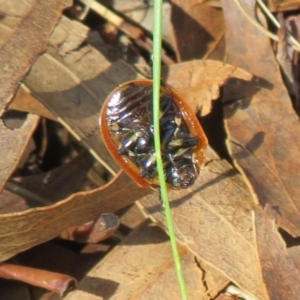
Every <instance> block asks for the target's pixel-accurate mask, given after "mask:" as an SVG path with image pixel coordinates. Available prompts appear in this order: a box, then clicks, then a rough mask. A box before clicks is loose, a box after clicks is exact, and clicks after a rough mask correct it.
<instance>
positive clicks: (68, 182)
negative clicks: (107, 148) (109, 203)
mask: <svg viewBox="0 0 300 300" xmlns="http://www.w3.org/2000/svg"><path fill="white" fill-rule="evenodd" d="M92 164H93V159H92V157H91V156H90V155H89V153H87V152H83V153H81V154H79V155H78V156H76V157H75V158H73V159H72V160H71V161H69V162H68V163H65V164H63V165H62V166H60V167H58V168H55V169H53V170H51V171H49V172H46V173H41V174H38V175H32V176H25V177H22V178H13V180H14V181H15V182H16V181H17V182H18V186H20V187H22V188H24V189H27V190H29V191H30V192H31V193H35V194H36V195H38V196H40V197H42V198H44V199H45V200H47V201H48V202H49V204H51V203H54V202H57V201H59V200H62V199H65V198H67V197H69V196H70V195H71V194H72V193H75V192H78V189H79V187H80V185H81V184H82V182H83V180H84V179H85V178H86V176H87V171H88V170H89V168H90V167H91V166H92ZM28 200H30V199H28ZM40 206H41V204H40Z"/></svg>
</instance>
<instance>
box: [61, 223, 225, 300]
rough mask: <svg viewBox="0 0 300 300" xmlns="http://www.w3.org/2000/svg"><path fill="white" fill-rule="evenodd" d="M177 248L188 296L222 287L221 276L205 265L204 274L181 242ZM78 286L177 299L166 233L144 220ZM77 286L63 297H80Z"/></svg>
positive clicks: (92, 291)
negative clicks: (207, 279) (208, 278)
mask: <svg viewBox="0 0 300 300" xmlns="http://www.w3.org/2000/svg"><path fill="white" fill-rule="evenodd" d="M132 245H134V247H132ZM179 252H180V254H181V258H182V265H183V271H184V273H185V274H186V284H187V287H188V291H189V296H190V299H203V300H205V299H211V297H212V296H214V295H216V293H217V292H218V291H217V288H221V289H222V288H223V287H224V284H226V279H224V277H222V276H221V275H219V276H216V275H212V273H211V272H210V270H209V268H207V269H206V270H207V274H204V273H202V270H201V269H200V268H199V267H198V266H197V263H196V262H195V260H194V256H193V255H192V253H189V252H187V249H186V248H185V247H184V246H182V245H181V246H179ZM206 276H207V277H209V276H212V277H211V278H210V282H209V284H213V283H212V282H213V280H215V282H214V288H216V287H217V288H216V289H215V290H212V289H209V290H207V288H208V287H207V286H205V283H206V282H205V283H204V282H203V278H205V279H206V278H207V277H206ZM209 288H211V286H209ZM79 290H84V291H85V292H86V293H88V295H96V296H99V297H102V299H103V298H104V299H107V298H109V299H132V298H134V299H174V300H175V299H181V296H180V291H179V286H178V284H177V276H176V272H175V268H174V264H173V258H172V255H171V246H170V243H169V241H168V237H167V235H166V234H165V233H164V232H163V231H162V230H161V229H160V228H158V227H157V226H151V225H150V224H149V221H147V222H145V223H144V224H142V225H141V226H139V228H137V229H136V230H134V231H133V232H131V233H130V234H129V235H128V236H127V237H126V238H125V239H124V241H123V242H122V243H121V244H120V245H119V246H118V247H116V248H115V249H114V250H113V251H112V252H110V253H109V254H108V255H107V256H106V257H105V258H104V260H102V261H101V262H100V263H99V264H98V265H97V266H95V267H94V268H93V269H92V270H91V271H90V272H89V273H88V274H87V276H86V277H85V278H84V279H83V280H82V281H81V282H80V283H79ZM79 290H78V291H74V292H71V293H70V294H69V295H68V296H67V297H66V299H70V300H71V299H72V300H75V299H82V298H80V297H82V293H81V292H80V291H79ZM86 297H88V296H86Z"/></svg>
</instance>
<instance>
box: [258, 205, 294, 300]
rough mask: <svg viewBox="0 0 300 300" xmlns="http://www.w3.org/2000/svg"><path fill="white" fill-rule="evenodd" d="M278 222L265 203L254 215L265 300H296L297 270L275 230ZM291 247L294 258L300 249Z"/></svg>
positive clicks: (274, 213)
mask: <svg viewBox="0 0 300 300" xmlns="http://www.w3.org/2000/svg"><path fill="white" fill-rule="evenodd" d="M280 219H281V217H280V216H279V214H278V213H277V212H275V210H274V209H272V207H271V206H270V205H269V204H267V205H266V207H265V210H264V211H263V212H256V213H255V235H256V242H257V251H258V256H259V260H260V263H261V269H262V275H263V279H264V283H265V285H266V289H267V292H268V295H269V299H272V300H273V299H274V300H276V299H278V300H280V299H284V300H295V299H298V298H299V290H300V283H299V277H300V269H299V268H298V267H299V266H297V265H296V264H295V262H294V260H293V255H291V252H289V249H287V248H286V245H285V243H284V241H283V239H282V237H281V236H280V233H279V232H278V231H277V226H278V225H279V224H280V223H281V221H280ZM294 248H295V249H294V251H295V252H297V256H296V257H297V259H298V257H299V254H300V252H299V250H300V248H299V246H297V247H294Z"/></svg>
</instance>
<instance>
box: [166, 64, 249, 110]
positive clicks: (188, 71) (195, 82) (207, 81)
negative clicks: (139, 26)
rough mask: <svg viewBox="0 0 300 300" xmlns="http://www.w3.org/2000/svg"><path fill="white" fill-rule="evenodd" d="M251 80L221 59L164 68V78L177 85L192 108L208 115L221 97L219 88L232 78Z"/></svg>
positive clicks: (245, 73)
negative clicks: (214, 102) (213, 103)
mask: <svg viewBox="0 0 300 300" xmlns="http://www.w3.org/2000/svg"><path fill="white" fill-rule="evenodd" d="M233 77H234V78H238V79H242V80H247V81H249V80H251V78H252V76H251V75H250V74H249V73H248V72H246V71H244V70H242V69H240V68H236V67H234V66H231V65H228V64H224V63H222V62H220V61H212V60H203V61H197V60H195V61H189V62H185V63H180V64H176V65H172V66H170V67H169V68H165V69H164V70H163V78H164V79H165V80H166V81H167V83H168V84H170V85H171V86H173V87H175V88H176V89H177V90H178V92H179V93H180V94H181V95H182V97H183V98H184V99H186V100H187V101H188V102H189V104H190V105H191V106H192V108H193V109H194V110H195V111H196V110H200V111H201V115H203V116H204V115H206V114H208V113H209V112H210V110H211V105H212V104H211V102H212V100H215V99H217V98H218V97H219V89H220V86H222V85H223V84H224V83H226V81H227V80H228V79H230V78H233Z"/></svg>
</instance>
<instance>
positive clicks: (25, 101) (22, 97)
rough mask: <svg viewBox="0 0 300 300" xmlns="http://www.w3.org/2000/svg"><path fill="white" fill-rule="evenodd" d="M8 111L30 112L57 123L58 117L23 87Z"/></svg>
mask: <svg viewBox="0 0 300 300" xmlns="http://www.w3.org/2000/svg"><path fill="white" fill-rule="evenodd" d="M8 109H15V110H19V111H24V112H30V113H32V114H35V115H39V116H41V117H45V118H48V119H50V120H55V121H56V117H55V116H54V115H53V114H52V113H51V112H50V111H49V110H48V109H47V108H46V107H45V106H44V105H43V104H41V103H40V102H39V101H38V100H37V99H35V98H34V97H33V96H32V95H31V94H30V93H29V91H28V90H27V89H26V88H25V87H24V86H23V85H21V86H20V88H19V89H18V91H17V93H16V95H15V97H14V98H13V100H12V102H11V103H10V104H9V106H8Z"/></svg>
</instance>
